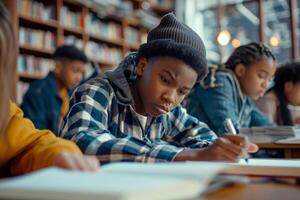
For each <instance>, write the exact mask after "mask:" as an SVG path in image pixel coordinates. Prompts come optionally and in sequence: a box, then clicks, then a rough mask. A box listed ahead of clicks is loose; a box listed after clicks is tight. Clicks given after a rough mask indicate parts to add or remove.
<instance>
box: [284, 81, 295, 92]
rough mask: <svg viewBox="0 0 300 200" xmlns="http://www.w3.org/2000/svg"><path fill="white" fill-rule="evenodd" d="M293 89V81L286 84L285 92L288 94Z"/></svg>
mask: <svg viewBox="0 0 300 200" xmlns="http://www.w3.org/2000/svg"><path fill="white" fill-rule="evenodd" d="M292 88H293V83H292V82H291V81H288V82H285V83H284V91H285V92H287V93H289V92H291V90H292Z"/></svg>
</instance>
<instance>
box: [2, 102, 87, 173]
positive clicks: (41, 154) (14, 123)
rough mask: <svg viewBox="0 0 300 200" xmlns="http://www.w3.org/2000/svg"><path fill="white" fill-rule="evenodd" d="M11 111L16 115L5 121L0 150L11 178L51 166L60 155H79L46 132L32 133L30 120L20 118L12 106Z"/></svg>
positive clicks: (64, 141) (72, 144)
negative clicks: (7, 160)
mask: <svg viewBox="0 0 300 200" xmlns="http://www.w3.org/2000/svg"><path fill="white" fill-rule="evenodd" d="M12 110H14V111H16V112H15V114H14V116H13V117H12V118H11V120H10V121H9V125H8V127H7V130H6V135H7V137H5V140H6V141H5V145H4V146H3V149H2V150H3V152H6V154H7V155H6V156H5V157H6V158H7V159H9V160H10V161H11V164H10V166H11V167H10V171H11V174H12V175H18V174H23V173H26V172H30V171H34V170H37V169H41V168H44V167H48V166H52V165H53V162H54V159H55V158H56V156H57V155H58V154H59V153H61V152H70V153H76V154H81V152H80V150H79V148H78V147H77V146H76V145H75V144H74V143H73V142H71V141H66V140H64V139H62V138H57V137H56V136H55V135H54V134H53V133H51V132H50V131H48V130H38V129H36V128H35V127H34V125H33V124H32V122H31V121H30V120H28V119H26V118H23V113H22V111H21V110H20V109H19V108H17V106H16V105H15V104H13V103H11V111H12Z"/></svg>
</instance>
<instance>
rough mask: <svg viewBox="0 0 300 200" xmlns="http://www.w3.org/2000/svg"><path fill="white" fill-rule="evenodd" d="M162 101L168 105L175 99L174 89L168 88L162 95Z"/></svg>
mask: <svg viewBox="0 0 300 200" xmlns="http://www.w3.org/2000/svg"><path fill="white" fill-rule="evenodd" d="M163 99H164V103H165V104H167V105H168V106H169V105H171V104H173V103H174V102H175V101H176V91H174V90H168V91H166V92H165V93H164V95H163Z"/></svg>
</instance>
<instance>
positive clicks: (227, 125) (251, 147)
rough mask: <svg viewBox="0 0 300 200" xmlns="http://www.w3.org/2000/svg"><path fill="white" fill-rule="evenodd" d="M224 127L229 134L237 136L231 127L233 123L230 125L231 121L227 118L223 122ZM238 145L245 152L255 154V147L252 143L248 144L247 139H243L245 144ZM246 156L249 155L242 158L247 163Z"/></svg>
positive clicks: (256, 148)
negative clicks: (244, 149)
mask: <svg viewBox="0 0 300 200" xmlns="http://www.w3.org/2000/svg"><path fill="white" fill-rule="evenodd" d="M224 126H225V129H226V130H227V131H228V132H229V133H230V134H232V135H237V132H236V130H235V128H234V126H233V123H232V121H231V119H230V118H227V119H226V120H225V122H224ZM241 137H243V136H241ZM239 145H240V146H242V147H243V148H246V150H247V152H249V153H253V152H256V151H257V150H258V147H257V145H256V144H253V143H250V142H249V141H248V139H247V138H245V142H243V143H240V144H239ZM248 156H249V155H248V154H247V156H246V157H245V158H244V159H245V161H246V162H248Z"/></svg>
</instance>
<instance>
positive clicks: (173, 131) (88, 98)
mask: <svg viewBox="0 0 300 200" xmlns="http://www.w3.org/2000/svg"><path fill="white" fill-rule="evenodd" d="M127 59H128V58H127ZM119 67H121V65H120V66H119ZM123 67H124V66H123ZM127 70H128V68H127ZM126 78H128V77H126ZM128 92H130V91H128ZM59 135H60V137H64V138H66V139H70V140H72V141H74V142H75V143H76V144H77V145H78V146H79V147H80V149H81V150H82V151H83V152H84V153H85V154H89V155H96V156H97V157H98V159H99V160H100V161H101V162H104V163H106V162H113V161H137V162H164V161H172V160H173V159H174V158H175V157H176V155H177V154H178V153H179V152H181V151H182V150H183V149H184V148H203V147H206V146H207V145H209V144H210V143H211V142H213V141H214V139H215V138H216V135H215V134H214V133H213V132H212V131H211V130H210V129H209V128H208V127H207V125H206V124H204V123H202V122H199V121H198V120H197V119H196V118H194V117H192V116H190V115H188V114H187V113H186V110H185V109H184V108H183V107H181V106H180V105H179V106H177V107H176V108H175V109H173V110H172V111H171V112H169V113H167V114H165V115H161V116H159V117H156V118H153V117H148V118H147V123H146V128H145V130H143V128H142V127H141V126H140V123H139V121H138V118H137V116H136V112H135V111H134V109H133V106H132V105H131V104H128V103H124V102H121V101H120V99H118V97H117V95H116V93H115V91H114V89H113V87H112V85H111V83H110V82H109V81H108V80H107V79H106V78H103V79H101V78H95V79H93V80H90V81H89V82H87V83H85V84H83V85H81V86H80V87H78V88H77V89H76V90H75V91H74V93H73V95H72V97H71V99H70V110H69V112H68V114H67V115H66V117H65V119H64V122H63V125H62V128H61V131H60V133H59Z"/></svg>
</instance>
